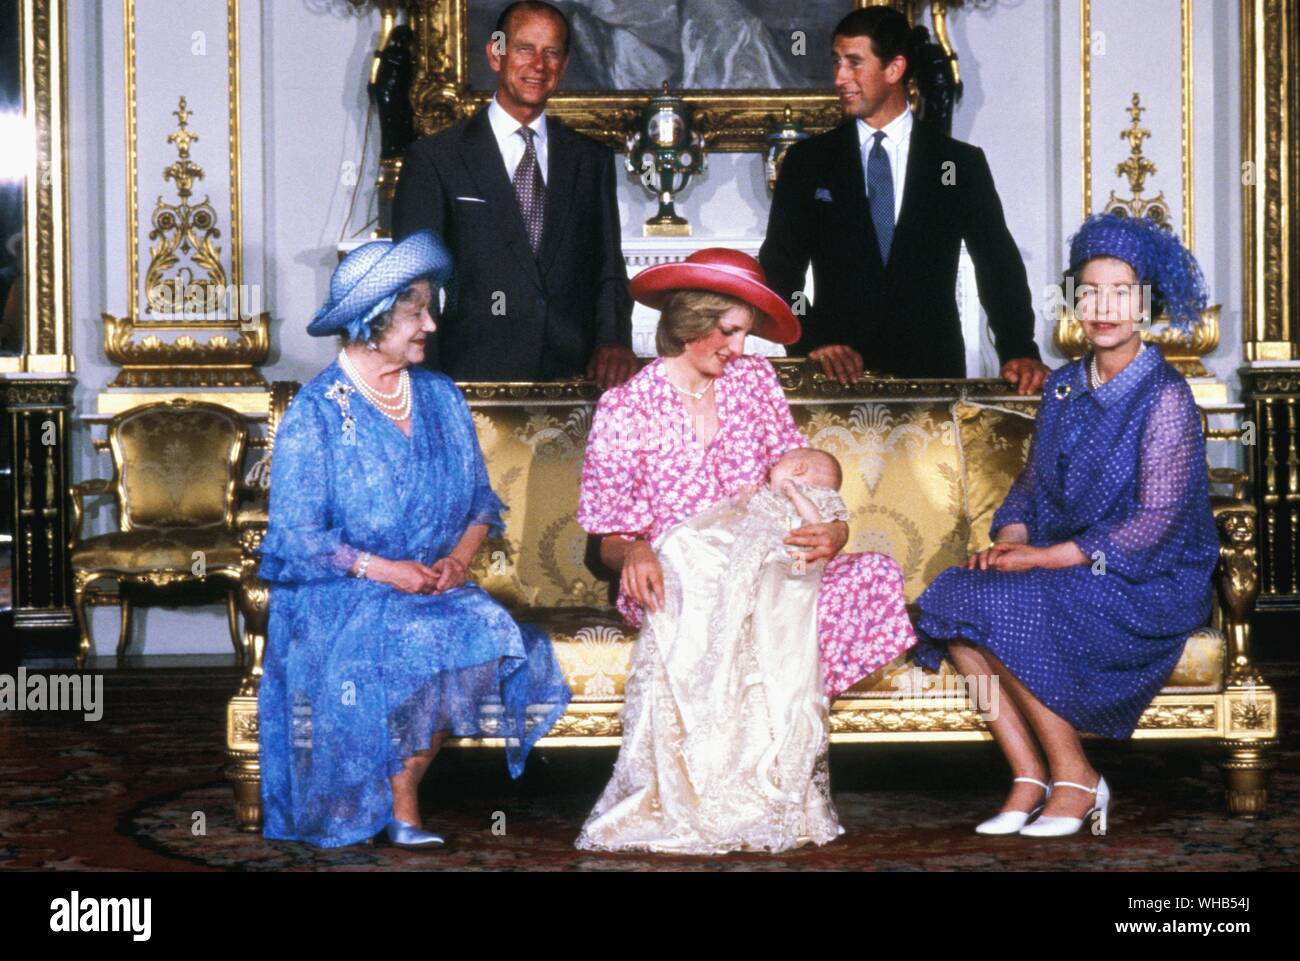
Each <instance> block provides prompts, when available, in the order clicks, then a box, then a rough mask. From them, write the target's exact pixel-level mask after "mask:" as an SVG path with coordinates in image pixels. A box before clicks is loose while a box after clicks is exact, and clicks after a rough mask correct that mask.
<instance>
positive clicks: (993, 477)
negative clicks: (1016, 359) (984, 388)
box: [952, 401, 1038, 556]
mask: <svg viewBox="0 0 1300 961" xmlns="http://www.w3.org/2000/svg"><path fill="white" fill-rule="evenodd" d="M1037 407H1038V405H1037V403H1036V402H1032V401H1019V402H1017V401H1007V402H1002V403H997V404H984V403H975V402H971V401H958V402H956V403H955V404H953V405H952V415H953V420H954V421H955V422H956V423H957V424H958V425H959V431H958V437H959V439H960V441H961V451H962V480H963V483H964V484H965V490H966V516H967V517H969V518H970V540H969V542H968V543H967V555H968V556H969V555H970V554H973V553H975V552H976V551H981V550H983V549H984V548H986V547H988V546H989V544H991V543H992V540H993V539H992V538H991V537H990V536H989V534H990V531H989V525H990V524H991V523H992V522H993V514H994V512H995V511H997V509H998V508H999V507H1001V506H1002V501H1003V500H1004V499H1005V498H1006V496H1007V491H1008V490H1010V489H1011V485H1012V483H1013V482H1014V481H1015V479H1016V478H1017V477H1018V476H1019V475H1020V469H1021V468H1022V467H1023V466H1024V464H1025V461H1026V460H1027V459H1028V458H1029V442H1030V440H1031V439H1032V438H1033V436H1034V416H1035V414H1036V413H1037Z"/></svg>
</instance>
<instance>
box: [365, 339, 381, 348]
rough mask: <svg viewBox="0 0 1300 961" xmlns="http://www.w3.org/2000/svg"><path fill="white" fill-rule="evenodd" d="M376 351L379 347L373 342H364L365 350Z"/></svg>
mask: <svg viewBox="0 0 1300 961" xmlns="http://www.w3.org/2000/svg"><path fill="white" fill-rule="evenodd" d="M378 349H379V345H378V344H376V343H375V342H374V341H373V340H368V341H366V350H378Z"/></svg>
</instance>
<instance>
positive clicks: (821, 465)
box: [768, 447, 843, 490]
mask: <svg viewBox="0 0 1300 961" xmlns="http://www.w3.org/2000/svg"><path fill="white" fill-rule="evenodd" d="M786 480H797V481H802V482H803V483H805V484H810V485H812V486H813V487H831V488H834V489H835V490H839V489H840V484H841V483H842V482H843V474H842V472H841V471H840V462H839V461H837V460H836V459H835V458H834V457H832V456H831V455H830V454H828V453H826V451H824V450H817V449H816V448H815V447H795V448H793V449H792V450H788V451H786V452H785V453H784V454H782V455H781V459H780V460H778V461H777V462H776V463H775V464H773V465H772V470H771V473H770V474H769V475H768V484H769V485H770V486H771V487H772V488H773V489H780V487H781V485H782V484H783V483H784V482H785V481H786Z"/></svg>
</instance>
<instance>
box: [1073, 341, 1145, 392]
mask: <svg viewBox="0 0 1300 961" xmlns="http://www.w3.org/2000/svg"><path fill="white" fill-rule="evenodd" d="M1146 349H1147V345H1146V341H1144V340H1140V341H1138V349H1137V354H1134V355H1133V360H1137V359H1138V354H1141V353H1142V351H1144V350H1146ZM1129 363H1130V364H1131V363H1133V361H1132V360H1131V361H1129ZM1125 366H1128V365H1127V364H1126V365H1125ZM1088 373H1089V374H1090V375H1091V377H1092V384H1091V387H1092V389H1093V390H1096V389H1097V388H1098V387H1100V386H1101V385H1102V383H1110V382H1109V381H1104V382H1103V381H1102V379H1101V373H1100V372H1099V371H1098V370H1097V348H1096V347H1094V348H1093V349H1092V361H1091V362H1090V363H1089V364H1088Z"/></svg>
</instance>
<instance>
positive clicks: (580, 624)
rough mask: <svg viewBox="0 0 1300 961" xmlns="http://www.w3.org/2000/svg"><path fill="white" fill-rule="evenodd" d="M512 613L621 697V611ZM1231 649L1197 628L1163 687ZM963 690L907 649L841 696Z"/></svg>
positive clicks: (1181, 686)
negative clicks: (914, 659) (915, 660)
mask: <svg viewBox="0 0 1300 961" xmlns="http://www.w3.org/2000/svg"><path fill="white" fill-rule="evenodd" d="M511 613H512V614H513V615H514V616H515V617H516V618H518V619H519V620H520V621H522V622H524V623H528V624H532V625H535V626H536V627H539V628H541V629H542V630H544V631H546V633H547V634H548V635H549V636H550V638H551V642H552V643H553V644H554V645H555V655H556V658H557V659H558V660H559V662H560V667H561V669H562V670H563V671H564V679H565V680H566V681H567V682H568V684H569V689H570V690H571V691H572V692H573V700H575V701H579V702H582V701H587V702H608V701H619V700H622V698H623V684H624V682H625V680H626V679H627V672H628V667H629V665H630V663H631V658H632V644H633V643H634V642H635V640H636V632H635V631H634V630H633V629H632V628H630V627H628V626H627V625H626V624H624V623H623V619H622V617H620V616H619V613H618V612H617V611H616V610H614V609H613V608H612V607H533V608H527V609H522V610H512V611H511ZM1226 648H1227V645H1226V642H1225V641H1224V637H1223V635H1222V634H1221V633H1220V632H1219V631H1218V630H1216V629H1215V628H1212V627H1203V628H1201V629H1199V630H1197V631H1194V632H1193V633H1192V635H1191V636H1190V637H1189V638H1188V639H1187V645H1186V647H1185V648H1184V649H1183V656H1182V657H1181V658H1180V659H1179V661H1178V665H1177V666H1176V667H1175V668H1174V672H1173V674H1171V675H1170V677H1169V681H1168V682H1167V683H1166V684H1165V686H1164V689H1163V690H1164V691H1166V692H1169V693H1178V694H1210V693H1215V692H1217V691H1220V690H1222V680H1221V679H1222V677H1223V667H1224V662H1225V659H1226V656H1227V654H1226ZM961 692H962V688H961V686H960V681H959V679H958V676H957V672H956V671H955V670H954V669H953V667H952V665H951V664H950V663H948V661H946V660H945V661H943V662H942V663H941V664H940V666H939V670H938V671H928V670H926V669H924V668H922V667H920V666H919V665H916V664H913V663H912V661H911V659H910V658H909V656H908V655H907V654H903V655H901V656H899V657H897V658H895V659H894V660H892V661H890V662H889V663H888V664H886V665H884V666H883V667H881V668H880V670H878V671H876V672H875V673H874V674H872V675H871V676H870V677H866V678H863V679H862V680H861V681H859V682H858V683H857V684H855V685H853V687H851V688H850V689H849V690H848V691H846V692H845V693H844V694H843V695H841V697H843V698H855V697H870V698H886V697H923V696H929V697H945V698H949V697H952V696H954V694H960V693H961Z"/></svg>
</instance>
